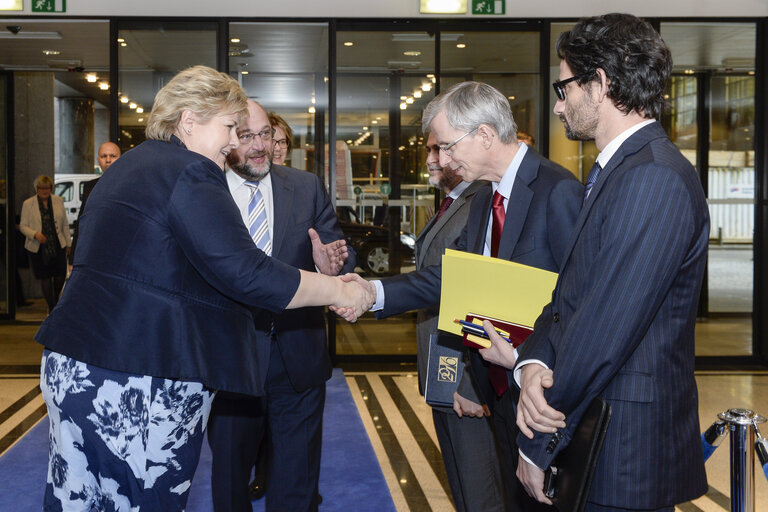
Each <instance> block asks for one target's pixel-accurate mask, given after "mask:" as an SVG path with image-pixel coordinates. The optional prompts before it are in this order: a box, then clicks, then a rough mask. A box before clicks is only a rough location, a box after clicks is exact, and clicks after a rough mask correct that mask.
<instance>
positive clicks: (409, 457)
mask: <svg viewBox="0 0 768 512" xmlns="http://www.w3.org/2000/svg"><path fill="white" fill-rule="evenodd" d="M44 315H45V311H44V307H43V306H42V303H41V301H36V302H35V305H33V306H32V307H28V308H22V309H21V310H20V311H19V313H18V315H17V321H16V322H15V323H14V324H6V325H0V453H2V452H3V451H5V450H6V449H7V448H8V447H9V446H10V445H12V444H13V443H14V442H15V440H17V439H18V438H19V437H20V436H22V435H23V434H24V432H26V431H27V430H28V429H29V428H31V427H32V426H33V425H34V424H35V423H36V422H37V421H38V420H39V419H40V418H41V417H43V415H44V414H45V408H44V406H43V404H42V398H41V397H40V393H39V388H38V365H39V361H40V356H41V354H42V347H40V346H39V345H38V344H37V343H35V342H34V341H33V340H32V337H33V335H34V333H35V331H36V330H37V327H38V326H39V323H40V321H41V320H42V318H43V317H44ZM696 335H697V354H698V355H723V354H728V355H734V354H748V353H749V352H750V350H751V349H750V347H751V343H752V342H751V324H750V322H749V321H748V320H747V319H739V318H725V319H714V320H710V321H708V322H703V323H699V324H698V325H697V331H696ZM338 338H339V343H338V347H337V348H338V352H339V353H340V354H341V353H345V351H346V353H365V354H369V355H373V354H381V353H387V354H393V353H395V354H396V353H400V354H407V353H413V352H414V350H415V344H414V341H413V340H414V339H415V333H414V327H413V317H412V316H405V317H403V318H401V319H399V320H394V321H382V322H377V321H376V320H374V319H368V318H365V319H363V320H362V321H361V323H360V325H358V326H355V327H348V326H346V325H342V324H341V323H340V324H339V333H338ZM386 370H387V371H384V368H383V366H381V365H378V366H377V365H365V366H364V367H363V368H361V367H360V366H359V365H358V366H355V367H354V368H353V367H352V366H349V367H345V375H346V377H347V382H348V384H349V386H350V389H351V390H352V394H353V397H354V399H355V402H356V404H357V407H358V411H359V412H360V415H361V418H362V419H363V423H364V425H365V427H366V430H367V432H368V435H369V438H370V440H371V443H372V445H373V447H374V449H375V451H376V454H377V457H378V458H379V462H380V464H381V467H382V471H383V473H384V476H385V478H386V480H387V483H388V485H389V487H390V491H391V493H392V496H393V499H394V501H395V504H396V505H397V508H398V510H399V511H408V510H412V511H429V510H434V511H447V510H452V505H451V503H450V498H449V495H448V488H447V482H446V479H445V474H444V471H443V469H442V465H441V460H440V455H439V449H438V448H437V441H436V438H435V433H434V429H433V428H432V423H431V414H430V411H429V408H428V407H427V406H426V405H425V404H424V402H423V399H422V398H421V397H420V396H419V394H418V390H417V384H416V378H415V373H414V368H413V365H411V364H403V365H399V366H397V367H396V368H395V370H394V371H392V367H391V365H389V366H388V367H387V368H386ZM696 379H697V382H698V385H699V411H700V418H701V429H702V430H704V429H705V428H706V427H708V426H709V425H710V424H711V423H712V422H713V421H715V419H716V416H717V413H719V412H721V411H723V410H726V409H729V408H735V407H743V408H749V409H753V410H755V411H757V412H759V413H762V414H763V415H766V414H768V371H765V370H759V369H758V370H750V371H719V372H697V374H696ZM763 431H764V432H766V433H768V426H766V427H765V428H764V429H763ZM728 450H729V446H728V443H727V441H726V442H724V443H723V445H722V446H721V447H720V448H719V449H718V450H717V451H716V452H715V453H714V455H713V456H712V458H710V460H709V461H708V462H707V474H708V479H709V484H710V491H709V492H708V493H707V495H706V496H704V497H702V498H699V499H698V500H695V501H694V502H691V503H687V504H682V505H681V506H680V507H679V510H681V511H683V512H696V511H712V512H714V511H723V510H728V509H729V496H730V487H729V453H728ZM41 463H44V462H41ZM41 485H43V484H42V482H41ZM2 486H3V484H2V482H0V492H2ZM755 489H756V508H755V510H758V511H760V510H768V483H766V480H765V478H764V476H763V473H762V472H761V471H760V472H756V474H755ZM323 510H333V507H332V505H331V504H327V506H324V507H323Z"/></svg>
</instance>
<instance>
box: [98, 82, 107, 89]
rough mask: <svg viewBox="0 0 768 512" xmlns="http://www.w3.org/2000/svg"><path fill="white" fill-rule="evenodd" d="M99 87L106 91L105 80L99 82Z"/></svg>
mask: <svg viewBox="0 0 768 512" xmlns="http://www.w3.org/2000/svg"><path fill="white" fill-rule="evenodd" d="M99 89H101V90H102V91H108V90H109V84H108V83H107V82H99Z"/></svg>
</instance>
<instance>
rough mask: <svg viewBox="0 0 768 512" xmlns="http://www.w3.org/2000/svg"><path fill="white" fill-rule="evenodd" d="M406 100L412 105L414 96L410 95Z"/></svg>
mask: <svg viewBox="0 0 768 512" xmlns="http://www.w3.org/2000/svg"><path fill="white" fill-rule="evenodd" d="M405 102H406V103H407V104H409V105H410V104H411V103H413V96H408V97H407V98H405Z"/></svg>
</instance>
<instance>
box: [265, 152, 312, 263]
mask: <svg viewBox="0 0 768 512" xmlns="http://www.w3.org/2000/svg"><path fill="white" fill-rule="evenodd" d="M270 175H271V179H272V210H273V211H272V213H273V218H272V222H273V226H272V255H273V256H276V255H278V254H279V253H280V245H281V244H282V242H283V239H284V238H285V230H286V228H287V226H288V221H289V220H290V219H291V218H293V216H292V215H291V212H292V211H293V199H294V195H293V183H291V182H289V181H288V179H287V176H286V174H285V172H284V171H283V170H282V168H281V167H280V166H278V165H272V170H271V171H270ZM307 236H309V235H307Z"/></svg>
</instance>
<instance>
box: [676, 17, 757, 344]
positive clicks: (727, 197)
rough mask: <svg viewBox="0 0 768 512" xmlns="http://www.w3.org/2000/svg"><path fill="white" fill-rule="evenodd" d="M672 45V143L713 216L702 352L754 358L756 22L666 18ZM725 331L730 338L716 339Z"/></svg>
mask: <svg viewBox="0 0 768 512" xmlns="http://www.w3.org/2000/svg"><path fill="white" fill-rule="evenodd" d="M661 35H662V37H663V38H664V40H665V41H666V42H667V44H668V45H669V47H670V49H671V50H672V57H673V61H674V63H675V64H674V71H673V72H674V76H673V78H672V80H671V84H670V88H669V102H670V109H669V113H668V114H667V115H666V116H665V118H664V119H663V123H664V126H665V128H666V130H667V132H668V134H669V135H670V138H671V139H672V141H673V142H674V143H675V144H676V145H677V146H678V148H679V149H680V150H681V151H682V153H683V155H685V156H686V158H688V159H689V160H690V161H691V163H692V164H693V165H695V166H696V167H697V169H698V170H699V175H700V176H701V179H702V186H703V187H704V190H705V192H706V193H707V200H708V203H709V213H710V220H711V228H710V244H709V259H708V264H707V273H706V277H705V283H704V289H703V291H702V298H701V304H700V307H699V315H700V316H701V317H705V318H707V319H708V321H707V322H700V323H699V324H698V325H697V332H699V331H703V330H707V331H709V334H714V335H711V336H702V337H701V339H703V340H715V339H718V340H720V339H727V340H728V341H727V343H725V342H724V343H719V342H718V343H712V342H711V341H708V342H707V343H698V342H697V346H696V355H697V356H717V357H721V356H751V355H752V318H751V317H752V311H753V303H752V300H753V283H754V265H755V262H754V244H753V240H754V219H755V209H754V208H755V206H754V205H755V147H754V133H755V77H754V73H755V41H756V29H755V25H754V24H751V23H662V24H661ZM718 329H719V330H721V331H722V332H728V333H729V335H728V336H727V337H723V336H717V335H716V333H717V332H719V331H718Z"/></svg>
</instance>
